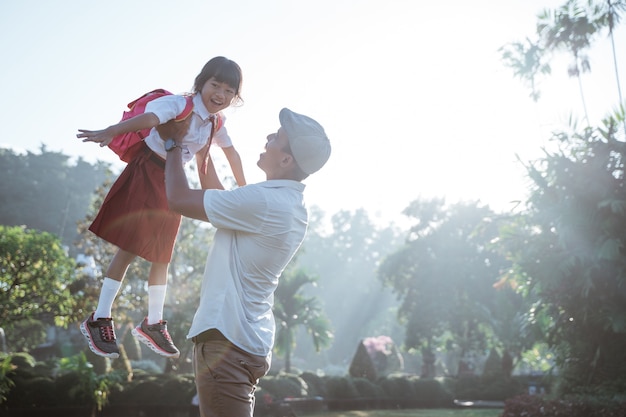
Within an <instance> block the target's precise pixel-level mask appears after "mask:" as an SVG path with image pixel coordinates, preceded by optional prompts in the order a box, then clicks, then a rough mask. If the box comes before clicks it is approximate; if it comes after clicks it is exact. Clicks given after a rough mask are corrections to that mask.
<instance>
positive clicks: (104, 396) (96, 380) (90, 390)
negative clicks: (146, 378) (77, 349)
mask: <svg viewBox="0 0 626 417" xmlns="http://www.w3.org/2000/svg"><path fill="white" fill-rule="evenodd" d="M55 377H56V379H55V385H57V386H58V387H59V388H60V389H61V390H62V391H63V392H64V393H66V396H67V397H69V399H70V404H81V405H85V404H93V405H95V406H96V409H97V410H102V407H104V406H105V405H106V404H107V402H108V400H109V392H110V390H111V387H112V386H113V385H115V384H119V383H120V382H121V381H122V380H123V379H124V377H123V376H122V375H121V374H119V373H113V374H107V375H98V374H96V372H95V371H94V370H93V365H91V363H89V362H88V361H87V357H86V356H85V353H84V352H81V353H79V354H78V355H75V356H72V357H69V358H61V359H60V360H59V362H58V367H57V369H56V375H55Z"/></svg>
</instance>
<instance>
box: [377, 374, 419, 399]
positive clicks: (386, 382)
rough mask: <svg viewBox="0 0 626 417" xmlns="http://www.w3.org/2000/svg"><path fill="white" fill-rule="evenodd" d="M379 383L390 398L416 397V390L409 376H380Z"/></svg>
mask: <svg viewBox="0 0 626 417" xmlns="http://www.w3.org/2000/svg"><path fill="white" fill-rule="evenodd" d="M377 382H378V385H380V387H381V388H382V389H383V391H384V392H385V394H387V396H388V397H389V398H414V396H415V391H414V389H413V385H412V384H411V381H409V379H408V378H407V377H400V376H389V377H386V378H380V379H379V380H378V381H377Z"/></svg>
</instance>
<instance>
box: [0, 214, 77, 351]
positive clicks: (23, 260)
mask: <svg viewBox="0 0 626 417" xmlns="http://www.w3.org/2000/svg"><path fill="white" fill-rule="evenodd" d="M0 253H2V254H3V256H2V257H1V258H0V305H2V309H1V310H0V327H2V328H4V330H5V332H6V335H7V340H8V341H9V343H10V344H11V343H14V342H16V340H15V336H16V330H17V329H18V328H19V325H20V324H24V323H28V322H29V320H31V319H35V320H39V321H41V322H44V323H48V324H56V325H58V326H67V324H68V323H69V322H70V321H71V319H72V318H73V311H74V309H75V307H76V304H77V301H76V299H75V298H74V297H73V294H72V292H71V291H70V286H71V284H72V281H73V279H74V275H73V271H74V262H73V261H72V259H70V258H68V256H67V255H66V254H65V251H64V250H63V247H62V246H61V242H60V241H59V239H58V238H57V237H55V236H53V235H52V234H50V233H47V232H40V231H37V230H32V229H27V228H25V227H20V226H13V227H10V226H2V225H0ZM44 289H45V290H44ZM40 342H41V341H40ZM40 342H39V343H40ZM27 346H28V345H26V346H24V345H23V344H19V343H18V345H15V344H14V345H13V346H12V347H13V348H14V349H20V348H24V347H27Z"/></svg>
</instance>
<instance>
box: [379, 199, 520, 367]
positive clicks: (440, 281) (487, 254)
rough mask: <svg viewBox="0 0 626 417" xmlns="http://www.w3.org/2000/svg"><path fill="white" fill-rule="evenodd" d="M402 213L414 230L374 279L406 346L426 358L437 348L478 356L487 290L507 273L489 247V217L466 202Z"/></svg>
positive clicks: (487, 326) (486, 326)
mask: <svg viewBox="0 0 626 417" xmlns="http://www.w3.org/2000/svg"><path fill="white" fill-rule="evenodd" d="M405 213H406V214H407V215H409V216H410V217H412V218H413V219H415V222H416V224H415V226H413V227H412V228H411V230H410V232H409V236H408V238H407V241H406V244H405V245H404V247H402V248H401V249H399V250H398V251H396V252H395V253H393V254H391V255H389V256H388V257H387V258H386V259H385V260H384V261H383V263H382V264H381V266H380V268H379V278H380V280H381V281H382V282H384V283H385V284H386V285H389V286H390V287H391V288H392V289H393V291H394V292H395V293H396V295H397V296H398V298H399V299H400V300H401V305H400V308H399V310H398V316H399V318H400V320H402V322H403V323H405V326H406V341H405V345H406V347H407V348H409V349H410V348H419V349H422V353H423V354H424V355H426V356H427V357H431V356H433V352H434V350H435V348H436V347H438V346H444V345H446V346H447V348H448V349H450V348H452V347H453V346H455V345H456V346H459V347H460V349H461V351H462V356H463V355H464V354H466V353H469V352H476V351H483V350H484V349H485V348H486V347H487V346H488V345H489V343H492V342H493V339H494V338H495V336H493V331H494V328H493V327H492V326H491V321H493V320H492V318H493V317H496V316H497V315H498V311H496V307H497V306H498V305H497V304H495V303H494V299H495V296H496V292H497V291H496V289H494V287H493V286H494V284H495V283H496V281H497V280H498V278H499V275H500V274H501V273H502V271H503V270H505V269H506V268H507V267H508V262H507V261H506V260H505V259H504V257H503V256H502V255H500V254H499V253H498V252H497V251H496V250H495V249H494V248H493V247H492V245H491V244H490V242H491V241H492V240H493V239H494V238H495V237H496V236H497V233H498V228H497V222H495V221H493V220H494V219H495V216H494V214H493V213H492V212H491V211H490V210H489V208H488V207H481V206H479V205H478V204H471V203H459V204H456V205H453V206H451V207H449V208H447V209H446V208H444V202H443V200H440V199H433V200H430V201H419V200H418V201H414V202H413V203H411V205H410V206H409V207H408V208H407V209H406V210H405ZM500 307H501V308H507V306H506V305H500ZM422 376H431V377H432V376H433V374H432V370H430V371H429V370H428V369H425V370H423V373H422Z"/></svg>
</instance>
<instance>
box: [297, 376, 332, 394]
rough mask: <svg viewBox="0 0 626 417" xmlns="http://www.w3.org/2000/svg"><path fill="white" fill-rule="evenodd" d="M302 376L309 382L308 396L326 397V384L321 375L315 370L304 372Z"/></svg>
mask: <svg viewBox="0 0 626 417" xmlns="http://www.w3.org/2000/svg"><path fill="white" fill-rule="evenodd" d="M300 378H302V380H303V381H304V382H306V384H307V387H308V390H307V396H308V397H312V398H313V397H326V386H325V385H324V380H323V379H322V377H321V376H319V375H317V374H315V373H313V372H303V373H302V374H301V375H300Z"/></svg>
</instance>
